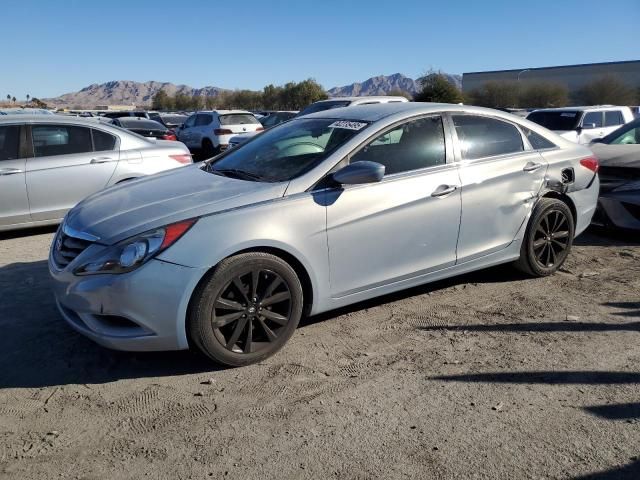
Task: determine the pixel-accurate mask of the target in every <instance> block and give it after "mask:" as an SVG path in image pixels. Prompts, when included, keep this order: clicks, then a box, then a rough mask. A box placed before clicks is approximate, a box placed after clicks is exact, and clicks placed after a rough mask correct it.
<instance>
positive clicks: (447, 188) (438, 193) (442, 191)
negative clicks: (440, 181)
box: [431, 185, 458, 197]
mask: <svg viewBox="0 0 640 480" xmlns="http://www.w3.org/2000/svg"><path fill="white" fill-rule="evenodd" d="M457 189H458V186H457V185H440V186H439V187H438V188H436V189H435V190H434V191H433V192H432V193H431V196H432V197H444V196H446V195H449V194H450V193H453V192H455V191H456V190H457Z"/></svg>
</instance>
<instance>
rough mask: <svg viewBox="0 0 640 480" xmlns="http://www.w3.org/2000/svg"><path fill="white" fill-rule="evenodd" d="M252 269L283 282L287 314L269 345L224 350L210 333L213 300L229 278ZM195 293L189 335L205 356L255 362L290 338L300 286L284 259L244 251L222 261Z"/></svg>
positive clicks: (230, 363) (299, 310)
mask: <svg viewBox="0 0 640 480" xmlns="http://www.w3.org/2000/svg"><path fill="white" fill-rule="evenodd" d="M255 268H260V269H265V270H272V271H273V272H275V273H277V274H278V275H280V277H281V278H282V279H283V280H284V281H285V282H286V283H287V285H288V287H289V291H290V292H291V315H290V318H289V322H288V323H287V325H286V326H285V327H284V328H283V329H282V330H281V331H280V333H279V334H278V338H277V339H276V340H275V341H274V342H271V343H270V344H269V347H270V348H268V349H265V350H263V351H260V352H254V353H234V352H231V351H229V350H227V349H226V347H225V346H224V345H222V344H221V343H220V341H219V340H218V338H217V337H216V336H215V334H214V331H213V327H212V324H211V322H212V318H213V308H214V304H215V301H216V299H217V298H218V296H219V295H220V293H221V292H222V291H223V290H224V289H225V288H226V287H227V285H228V283H229V282H230V281H231V280H232V279H233V278H235V277H236V276H238V275H241V274H243V272H247V271H250V270H251V269H255ZM198 295H199V298H198V299H197V300H196V308H194V309H193V314H192V318H191V322H190V324H191V325H190V330H191V332H190V333H191V336H192V338H193V340H194V342H195V343H196V345H197V346H198V347H199V348H200V349H201V350H202V351H203V353H204V354H205V355H207V356H208V357H210V358H212V359H213V360H214V361H216V362H218V363H222V364H224V365H228V366H242V365H248V364H251V363H256V362H259V361H261V360H263V359H265V358H267V357H270V356H271V355H273V354H275V353H276V352H277V351H278V350H280V349H281V348H282V347H283V345H284V344H285V343H287V341H288V340H289V338H291V336H292V335H293V333H294V332H295V330H296V328H297V326H298V323H299V322H300V318H301V316H302V309H303V293H302V285H301V283H300V280H299V278H298V276H297V274H296V272H295V270H293V268H291V267H290V266H289V265H288V264H287V263H286V262H285V261H284V260H282V259H280V258H279V257H276V256H273V255H269V254H262V253H255V254H251V253H248V254H242V255H238V256H236V257H232V258H231V259H228V260H225V261H223V262H222V263H221V264H220V265H219V266H218V268H216V270H215V271H214V273H213V275H212V276H211V277H210V278H209V280H208V281H207V282H206V284H205V285H204V287H203V288H202V289H201V290H200V292H199V294H198Z"/></svg>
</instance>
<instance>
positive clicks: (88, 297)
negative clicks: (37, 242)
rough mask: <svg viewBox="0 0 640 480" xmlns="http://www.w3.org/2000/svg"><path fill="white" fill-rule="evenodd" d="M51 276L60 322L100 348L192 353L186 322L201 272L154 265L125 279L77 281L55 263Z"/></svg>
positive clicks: (103, 277) (105, 277) (80, 278)
mask: <svg viewBox="0 0 640 480" xmlns="http://www.w3.org/2000/svg"><path fill="white" fill-rule="evenodd" d="M50 262H51V260H50ZM49 271H50V273H51V277H52V278H53V286H54V295H55V298H56V304H57V306H58V310H59V311H60V313H61V315H62V317H63V318H64V319H65V320H66V322H67V323H68V324H69V325H70V326H71V327H72V328H73V329H74V330H76V331H77V332H79V333H81V334H82V335H85V336H86V337H89V338H90V339H91V340H93V341H95V342H96V343H98V344H100V345H102V346H105V347H107V348H113V349H116V350H131V351H154V350H182V349H186V348H188V342H187V335H186V328H185V319H186V313H187V306H188V302H189V299H190V297H191V293H192V292H193V290H194V288H195V286H196V284H197V283H198V281H199V279H200V278H201V277H202V274H203V273H204V272H201V270H200V269H195V268H189V267H183V266H181V265H175V264H172V263H168V262H163V261H160V260H155V259H153V260H150V261H149V262H148V263H146V264H145V265H143V266H142V267H140V268H139V269H137V270H134V271H133V272H130V273H127V274H122V275H89V276H76V275H73V274H72V273H70V272H65V271H62V272H59V271H56V269H54V268H52V266H51V263H50V266H49Z"/></svg>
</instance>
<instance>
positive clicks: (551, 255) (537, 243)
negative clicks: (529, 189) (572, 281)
mask: <svg viewBox="0 0 640 480" xmlns="http://www.w3.org/2000/svg"><path fill="white" fill-rule="evenodd" d="M574 234H575V220H574V219H573V214H572V213H571V209H570V208H569V206H568V205H567V204H566V203H564V202H563V201H561V200H558V199H556V198H542V199H540V201H539V202H538V203H537V204H536V206H535V208H534V210H533V213H532V215H531V219H530V220H529V225H528V226H527V231H526V232H525V236H524V239H523V241H522V247H521V248H520V258H519V259H518V260H517V261H516V262H515V266H516V268H518V269H519V270H521V271H523V272H524V273H526V274H528V275H531V276H534V277H545V276H547V275H552V274H554V273H555V272H556V271H558V269H559V268H560V267H561V266H562V264H563V263H564V262H565V260H566V259H567V256H568V255H569V252H570V251H571V245H572V244H573V236H574Z"/></svg>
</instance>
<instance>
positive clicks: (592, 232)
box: [573, 225, 640, 247]
mask: <svg viewBox="0 0 640 480" xmlns="http://www.w3.org/2000/svg"><path fill="white" fill-rule="evenodd" d="M573 244H574V245H577V246H585V247H588V246H597V247H637V246H640V234H639V233H638V232H633V231H627V230H617V229H610V228H603V227H596V226H593V225H592V226H590V227H589V228H588V229H587V230H586V231H585V232H584V233H583V234H582V235H580V236H578V238H576V239H575V240H574V242H573Z"/></svg>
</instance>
